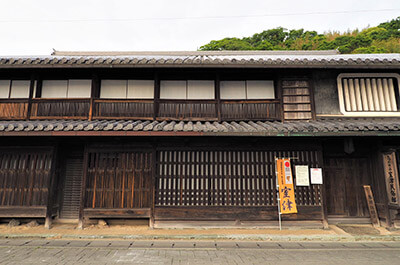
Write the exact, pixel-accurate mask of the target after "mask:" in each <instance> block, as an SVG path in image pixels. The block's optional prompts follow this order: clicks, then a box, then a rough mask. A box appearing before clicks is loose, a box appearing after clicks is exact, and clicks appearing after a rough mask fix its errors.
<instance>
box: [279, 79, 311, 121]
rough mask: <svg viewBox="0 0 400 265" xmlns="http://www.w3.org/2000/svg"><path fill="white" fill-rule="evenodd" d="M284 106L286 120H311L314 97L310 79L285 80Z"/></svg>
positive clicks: (283, 81)
mask: <svg viewBox="0 0 400 265" xmlns="http://www.w3.org/2000/svg"><path fill="white" fill-rule="evenodd" d="M281 84H282V85H281V87H282V104H283V118H284V119H285V120H310V119H312V118H313V117H314V116H313V95H312V87H311V81H310V80H308V79H283V80H282V83H281Z"/></svg>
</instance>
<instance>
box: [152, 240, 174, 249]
mask: <svg viewBox="0 0 400 265" xmlns="http://www.w3.org/2000/svg"><path fill="white" fill-rule="evenodd" d="M172 244H174V242H173V241H154V242H153V246H152V248H172Z"/></svg>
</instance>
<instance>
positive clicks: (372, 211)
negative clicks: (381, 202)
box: [364, 185, 380, 226]
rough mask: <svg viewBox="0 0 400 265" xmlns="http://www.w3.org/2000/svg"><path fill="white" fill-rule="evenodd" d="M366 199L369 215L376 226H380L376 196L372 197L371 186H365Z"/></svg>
mask: <svg viewBox="0 0 400 265" xmlns="http://www.w3.org/2000/svg"><path fill="white" fill-rule="evenodd" d="M364 191H365V197H366V198H367V203H368V210H369V215H370V216H371V221H372V224H373V225H374V226H380V224H379V217H378V212H377V211H376V206H375V200H374V196H373V195H372V190H371V186H369V185H364Z"/></svg>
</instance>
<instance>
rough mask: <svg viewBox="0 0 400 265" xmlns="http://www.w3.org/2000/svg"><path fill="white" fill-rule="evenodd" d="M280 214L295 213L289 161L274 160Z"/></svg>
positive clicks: (295, 207)
mask: <svg viewBox="0 0 400 265" xmlns="http://www.w3.org/2000/svg"><path fill="white" fill-rule="evenodd" d="M276 169H277V177H278V187H279V199H280V211H281V214H289V213H297V206H296V200H295V197H294V187H293V178H292V171H291V168H290V160H289V159H276Z"/></svg>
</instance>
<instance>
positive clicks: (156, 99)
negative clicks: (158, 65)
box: [153, 72, 160, 120]
mask: <svg viewBox="0 0 400 265" xmlns="http://www.w3.org/2000/svg"><path fill="white" fill-rule="evenodd" d="M153 102H154V103H153V104H154V106H153V110H154V113H153V119H154V120H156V119H157V116H158V110H159V104H160V78H159V75H158V73H157V72H156V73H155V74H154V101H153Z"/></svg>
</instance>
